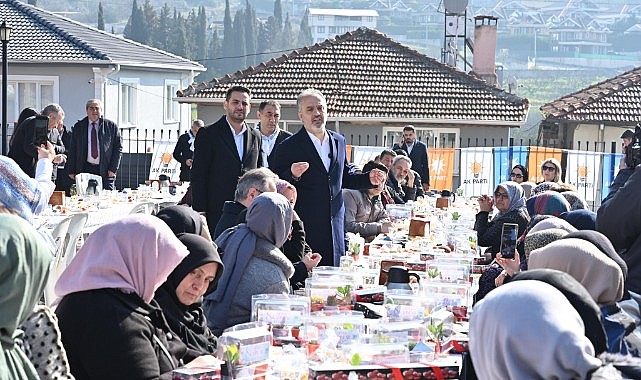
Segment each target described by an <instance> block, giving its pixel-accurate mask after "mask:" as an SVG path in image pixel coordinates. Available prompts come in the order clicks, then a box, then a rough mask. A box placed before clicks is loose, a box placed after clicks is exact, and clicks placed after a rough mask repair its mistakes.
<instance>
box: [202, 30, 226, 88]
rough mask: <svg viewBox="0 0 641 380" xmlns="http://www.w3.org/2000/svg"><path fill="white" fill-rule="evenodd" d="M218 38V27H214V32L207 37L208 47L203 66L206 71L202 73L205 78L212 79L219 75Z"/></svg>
mask: <svg viewBox="0 0 641 380" xmlns="http://www.w3.org/2000/svg"><path fill="white" fill-rule="evenodd" d="M220 49H221V47H220V38H219V37H218V29H214V33H213V34H212V36H211V38H210V39H209V48H208V51H207V60H206V61H204V64H205V66H206V67H207V72H206V73H203V75H206V76H207V77H206V79H205V80H208V79H213V78H217V77H219V76H221V73H222V72H221V70H220V62H221V61H220V60H218V59H217V58H218V57H220Z"/></svg>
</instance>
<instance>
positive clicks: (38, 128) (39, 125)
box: [33, 115, 49, 146]
mask: <svg viewBox="0 0 641 380" xmlns="http://www.w3.org/2000/svg"><path fill="white" fill-rule="evenodd" d="M34 123H35V128H34V129H33V145H35V146H40V145H46V144H47V139H48V138H49V118H48V117H47V116H42V115H36V116H35V120H34Z"/></svg>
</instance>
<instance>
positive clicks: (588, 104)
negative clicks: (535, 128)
mask: <svg viewBox="0 0 641 380" xmlns="http://www.w3.org/2000/svg"><path fill="white" fill-rule="evenodd" d="M639 104H641V67H638V68H636V69H633V70H630V71H628V72H625V73H623V74H621V75H618V76H615V77H613V78H610V79H608V80H605V81H603V82H601V83H597V84H595V85H593V86H590V87H587V88H584V89H582V90H579V91H577V92H575V93H572V94H569V95H566V96H563V97H561V98H559V99H556V100H554V101H552V102H550V103H547V104H544V105H543V106H541V112H542V113H543V115H544V117H545V119H544V120H543V121H542V122H541V126H540V129H539V138H540V139H541V141H542V143H543V144H544V145H547V146H556V147H559V148H567V149H577V148H580V146H579V145H580V144H583V147H584V148H585V147H586V145H585V144H586V143H588V145H589V146H590V149H591V150H592V149H594V146H595V144H596V147H597V150H599V151H601V150H604V151H606V152H610V151H611V150H612V149H613V148H616V149H618V145H619V143H620V142H621V140H620V136H621V133H623V131H624V130H625V129H627V128H634V126H635V125H636V124H637V123H639V122H641V107H639Z"/></svg>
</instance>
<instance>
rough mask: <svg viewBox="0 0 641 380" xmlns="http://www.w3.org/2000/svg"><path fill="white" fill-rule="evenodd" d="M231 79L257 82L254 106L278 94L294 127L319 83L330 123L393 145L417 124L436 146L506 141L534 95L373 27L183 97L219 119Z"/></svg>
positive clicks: (357, 140)
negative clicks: (299, 101) (301, 99)
mask: <svg viewBox="0 0 641 380" xmlns="http://www.w3.org/2000/svg"><path fill="white" fill-rule="evenodd" d="M232 85H244V86H246V87H248V88H250V89H251V90H252V92H253V95H252V103H253V104H254V106H256V105H257V104H258V103H259V102H260V101H262V100H265V99H274V100H277V101H279V102H280V103H281V105H282V109H281V120H282V121H283V122H284V124H285V126H286V128H287V129H289V130H290V131H297V130H298V129H299V128H300V126H301V123H300V122H299V120H298V116H297V109H296V106H295V102H296V97H297V95H298V94H299V93H300V92H301V91H302V90H304V89H306V88H309V87H314V88H317V89H319V90H320V91H321V92H323V93H324V94H325V96H326V97H327V99H328V128H331V129H335V130H338V131H340V132H341V133H342V134H343V135H345V136H346V138H347V141H348V143H352V144H355V145H379V146H380V145H391V144H392V142H394V141H396V139H397V138H398V136H399V135H400V131H401V130H402V127H403V126H404V125H406V124H410V123H411V124H413V125H414V126H415V127H416V129H417V134H418V135H419V138H421V139H428V138H429V140H430V141H429V143H430V146H434V144H435V141H436V145H439V146H443V145H445V146H459V143H461V141H462V144H463V145H464V146H467V144H468V139H471V140H472V141H475V140H476V139H481V144H483V139H486V141H487V144H488V145H489V144H491V141H492V139H494V141H495V143H496V144H499V141H500V140H503V141H504V144H505V143H507V138H508V137H509V129H510V128H514V127H519V126H521V125H522V124H523V123H524V122H525V120H526V118H527V113H528V108H529V104H528V101H527V99H523V98H520V97H518V96H516V95H513V94H510V93H507V92H506V91H503V90H501V89H499V88H496V87H493V86H490V85H488V84H486V83H485V82H484V81H482V80H480V79H477V78H476V77H474V76H471V75H468V74H466V73H464V72H461V71H459V70H457V69H455V68H451V67H449V66H446V65H444V64H442V63H440V62H438V61H436V60H435V59H433V58H430V57H427V56H425V55H423V54H421V53H419V52H417V51H415V50H413V49H411V48H409V47H407V46H404V45H402V44H400V43H398V42H396V41H394V40H392V39H390V38H389V37H387V36H386V35H384V34H381V33H379V32H377V31H375V30H372V29H367V28H360V29H358V30H356V31H354V32H349V33H346V34H344V35H341V36H337V37H336V38H334V39H328V40H326V41H324V42H322V43H318V44H315V45H313V46H309V47H305V48H303V49H300V50H295V51H293V52H291V53H290V54H286V55H283V56H281V57H280V58H277V59H272V60H270V61H268V62H264V63H261V64H260V65H259V66H256V67H249V68H247V69H244V70H241V71H238V72H236V73H233V74H228V75H226V76H224V77H221V78H217V79H214V80H212V81H210V82H206V83H201V84H199V85H196V86H190V87H188V88H186V89H185V90H184V91H182V92H180V93H179V94H178V100H179V101H180V102H185V103H195V104H197V105H198V115H199V117H200V118H201V119H203V120H205V121H206V122H212V121H214V120H217V119H218V118H219V117H220V115H221V114H222V113H223V110H222V102H223V100H224V96H225V91H226V90H227V89H228V88H229V87H231V86H232ZM250 117H255V115H253V114H252V115H250ZM250 121H251V120H250ZM473 144H474V143H473Z"/></svg>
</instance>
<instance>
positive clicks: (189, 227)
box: [156, 206, 203, 235]
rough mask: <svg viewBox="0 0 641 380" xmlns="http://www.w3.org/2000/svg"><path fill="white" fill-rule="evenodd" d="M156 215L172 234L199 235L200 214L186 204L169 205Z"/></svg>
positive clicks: (201, 225)
mask: <svg viewBox="0 0 641 380" xmlns="http://www.w3.org/2000/svg"><path fill="white" fill-rule="evenodd" d="M156 216H157V217H159V218H160V219H162V220H163V221H164V222H165V223H167V225H168V226H169V228H171V230H172V231H174V234H176V235H178V234H182V233H189V234H196V235H200V233H201V232H202V229H203V224H202V219H201V218H200V214H199V213H198V212H196V211H194V210H193V209H192V208H191V207H186V206H169V207H165V208H163V209H161V210H160V211H158V214H156Z"/></svg>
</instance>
